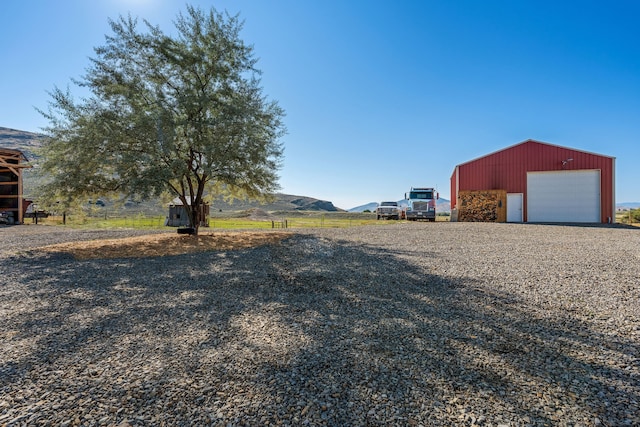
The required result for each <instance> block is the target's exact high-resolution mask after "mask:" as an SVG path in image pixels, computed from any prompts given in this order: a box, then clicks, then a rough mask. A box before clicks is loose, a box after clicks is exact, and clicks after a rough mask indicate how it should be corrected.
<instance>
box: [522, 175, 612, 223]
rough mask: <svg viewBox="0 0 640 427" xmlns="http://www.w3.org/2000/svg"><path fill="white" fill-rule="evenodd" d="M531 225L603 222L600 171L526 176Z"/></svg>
mask: <svg viewBox="0 0 640 427" xmlns="http://www.w3.org/2000/svg"><path fill="white" fill-rule="evenodd" d="M527 220H528V221H529V222H584V223H592V222H600V171H599V170H583V171H553V172H528V173H527Z"/></svg>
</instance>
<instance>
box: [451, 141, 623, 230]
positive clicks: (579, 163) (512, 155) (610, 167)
mask: <svg viewBox="0 0 640 427" xmlns="http://www.w3.org/2000/svg"><path fill="white" fill-rule="evenodd" d="M568 159H573V160H572V161H567V160H568ZM563 161H565V162H566V163H564V164H563ZM614 162H615V158H613V157H608V156H602V155H599V154H594V153H588V152H585V151H580V150H576V149H572V148H567V147H560V146H556V145H551V144H547V143H543V142H538V141H532V140H528V141H525V142H522V143H520V144H517V145H514V146H512V147H509V148H505V149H504V150H501V151H497V152H495V153H492V154H489V155H486V156H484V157H480V158H478V159H475V160H472V161H469V162H467V163H463V164H460V165H458V166H456V169H454V172H453V175H452V177H451V204H452V208H454V207H455V206H456V205H457V203H458V202H459V193H460V192H462V191H480V190H505V191H506V192H507V193H523V194H524V198H523V217H524V218H523V220H524V221H525V222H526V221H527V206H526V203H527V197H526V194H527V172H540V171H560V170H582V169H598V170H600V172H601V173H600V176H601V182H600V217H601V218H600V221H601V222H603V223H606V222H608V221H609V220H613V218H614V215H615V209H614V172H615V171H614Z"/></svg>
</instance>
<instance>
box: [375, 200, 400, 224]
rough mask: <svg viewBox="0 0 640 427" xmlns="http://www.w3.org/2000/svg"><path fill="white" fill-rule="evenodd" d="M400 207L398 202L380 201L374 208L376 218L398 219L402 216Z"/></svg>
mask: <svg viewBox="0 0 640 427" xmlns="http://www.w3.org/2000/svg"><path fill="white" fill-rule="evenodd" d="M402 214H403V211H402V208H401V207H400V206H398V202H382V203H380V204H379V205H378V207H377V208H376V217H377V219H396V220H397V219H400V218H402Z"/></svg>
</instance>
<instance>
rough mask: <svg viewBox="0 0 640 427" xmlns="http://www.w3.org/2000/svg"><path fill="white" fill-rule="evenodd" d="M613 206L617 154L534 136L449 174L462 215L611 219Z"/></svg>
mask: <svg viewBox="0 0 640 427" xmlns="http://www.w3.org/2000/svg"><path fill="white" fill-rule="evenodd" d="M491 198H493V199H492V201H490V202H488V200H490V199H491ZM615 205H616V204H615V157H610V156H605V155H602V154H595V153H590V152H586V151H582V150H577V149H574V148H568V147H561V146H558V145H553V144H549V143H545V142H540V141H534V140H531V139H529V140H526V141H524V142H521V143H519V144H516V145H513V146H511V147H507V148H505V149H503V150H499V151H496V152H494V153H491V154H488V155H486V156H483V157H479V158H477V159H474V160H470V161H468V162H466V163H461V164H459V165H457V166H456V167H455V169H454V171H453V174H452V175H451V209H452V218H454V217H457V218H458V220H464V221H470V220H471V221H473V220H477V221H482V220H487V221H496V222H505V221H506V222H550V223H609V222H614V221H615ZM454 210H455V211H456V212H455V214H454V212H453V211H454ZM502 210H503V211H504V213H503V214H501V211H502Z"/></svg>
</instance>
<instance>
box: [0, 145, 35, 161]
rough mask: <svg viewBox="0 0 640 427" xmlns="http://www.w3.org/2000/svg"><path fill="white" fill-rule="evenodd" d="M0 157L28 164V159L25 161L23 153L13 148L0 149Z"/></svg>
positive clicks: (25, 157)
mask: <svg viewBox="0 0 640 427" xmlns="http://www.w3.org/2000/svg"><path fill="white" fill-rule="evenodd" d="M0 157H1V158H13V159H16V158H17V159H18V160H21V161H23V162H28V161H29V159H27V156H25V155H24V153H23V152H22V151H20V150H16V149H14V148H3V147H0Z"/></svg>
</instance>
